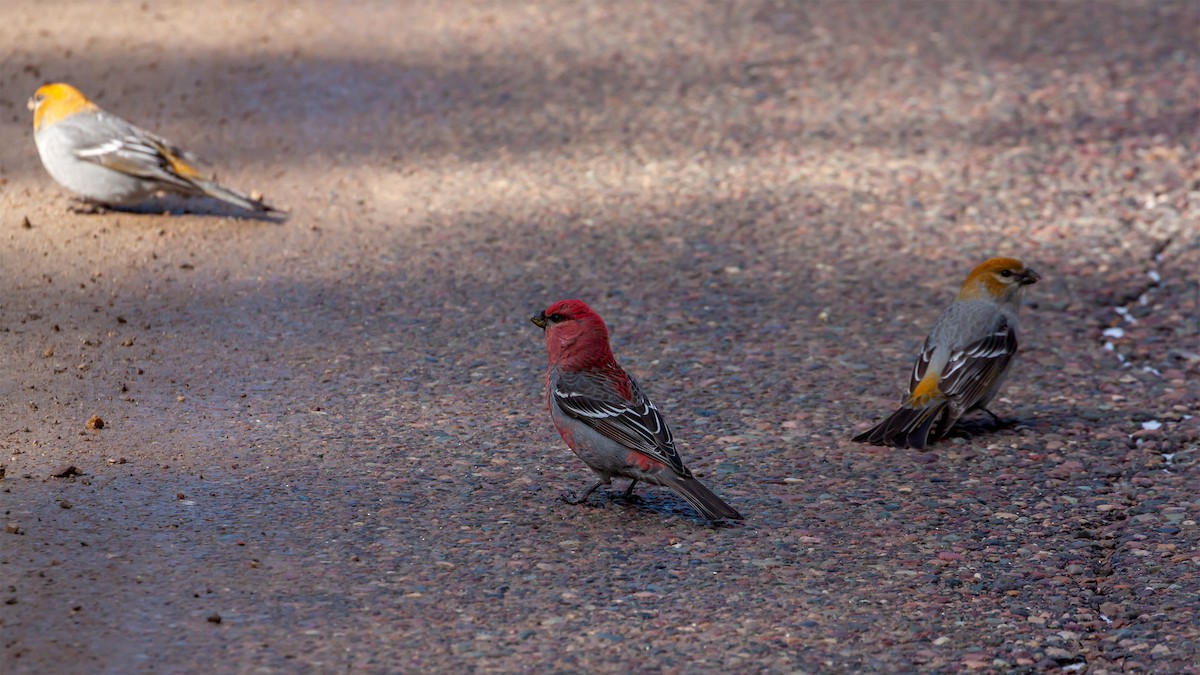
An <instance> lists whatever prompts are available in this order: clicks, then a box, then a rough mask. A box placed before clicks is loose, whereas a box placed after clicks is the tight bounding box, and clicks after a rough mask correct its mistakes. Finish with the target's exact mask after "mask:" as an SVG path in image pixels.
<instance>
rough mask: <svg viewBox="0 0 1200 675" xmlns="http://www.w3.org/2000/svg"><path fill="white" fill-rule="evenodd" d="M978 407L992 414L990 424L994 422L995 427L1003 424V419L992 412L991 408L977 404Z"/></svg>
mask: <svg viewBox="0 0 1200 675" xmlns="http://www.w3.org/2000/svg"><path fill="white" fill-rule="evenodd" d="M979 409H980V410H982V411H983V412H985V413H987V414H989V415H991V416H992V424H995V425H996V426H997V427H1002V426H1004V420H1002V419H1000V416H999V415H997V414H996V413H994V412H992V411H991V410H988V409H987V408H985V407H983V406H979Z"/></svg>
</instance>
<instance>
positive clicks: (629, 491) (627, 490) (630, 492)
mask: <svg viewBox="0 0 1200 675" xmlns="http://www.w3.org/2000/svg"><path fill="white" fill-rule="evenodd" d="M637 484H638V482H637V479H636V478H634V479H633V480H631V481H629V487H627V488H625V491H624V492H622V493H621V499H629V498H631V497H633V486H634V485H637Z"/></svg>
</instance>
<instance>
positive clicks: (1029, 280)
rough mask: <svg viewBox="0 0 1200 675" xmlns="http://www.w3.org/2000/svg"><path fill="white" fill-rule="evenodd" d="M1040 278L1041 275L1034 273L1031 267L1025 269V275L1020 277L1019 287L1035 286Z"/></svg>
mask: <svg viewBox="0 0 1200 675" xmlns="http://www.w3.org/2000/svg"><path fill="white" fill-rule="evenodd" d="M1041 278H1042V275H1040V274H1038V273H1037V272H1034V271H1033V268H1032V267H1026V268H1025V273H1024V274H1022V275H1021V285H1022V286H1028V285H1029V284H1036V283H1037V282H1038V281H1040V280H1041Z"/></svg>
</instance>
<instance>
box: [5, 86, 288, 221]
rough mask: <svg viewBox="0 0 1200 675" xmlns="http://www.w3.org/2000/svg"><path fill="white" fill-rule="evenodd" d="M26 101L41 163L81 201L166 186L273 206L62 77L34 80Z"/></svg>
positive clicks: (124, 199) (111, 201) (117, 200)
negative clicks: (205, 170)
mask: <svg viewBox="0 0 1200 675" xmlns="http://www.w3.org/2000/svg"><path fill="white" fill-rule="evenodd" d="M28 107H29V109H30V110H32V111H33V138H34V141H35V142H36V143H37V149H38V154H39V155H41V157H42V165H44V166H45V167H46V171H48V172H49V173H50V175H51V176H52V177H53V178H54V180H56V181H58V182H59V183H60V184H61V185H62V186H63V187H65V188H67V189H68V190H70V191H72V192H74V193H76V194H77V195H79V196H80V197H82V198H84V199H85V200H87V201H90V202H95V203H99V204H104V205H116V206H120V205H128V204H135V203H137V202H140V201H142V200H144V199H146V198H147V197H150V196H151V195H153V194H154V193H156V192H159V191H170V192H178V193H180V194H184V195H192V196H199V195H207V196H209V197H214V198H216V199H220V200H222V201H225V202H228V203H230V204H233V205H235V206H238V207H241V208H243V209H246V210H248V211H253V212H255V213H267V212H271V211H278V209H275V208H273V207H270V206H267V205H266V204H264V203H263V202H262V201H261V200H258V199H253V198H251V197H250V196H248V195H245V194H242V193H241V192H238V191H236V190H231V189H229V188H227V187H225V186H223V185H219V184H217V183H216V182H215V181H213V180H210V179H209V178H208V177H205V176H203V175H201V173H200V171H199V170H198V169H197V168H196V167H194V166H193V163H194V162H196V159H195V157H193V156H192V155H190V154H189V153H187V152H185V151H183V150H181V149H180V148H177V147H175V146H174V145H172V144H171V143H170V142H168V141H167V140H165V139H163V138H160V137H158V136H155V135H154V134H152V133H150V132H148V131H146V130H144V129H140V128H138V127H136V126H134V125H132V124H130V123H129V122H126V121H125V120H123V119H121V118H120V117H117V116H115V115H112V114H110V113H107V112H105V111H103V110H101V109H100V107H99V106H97V105H96V104H95V103H92V102H91V101H89V100H88V99H87V97H86V96H84V95H83V93H81V92H80V91H79V90H78V89H76V88H75V87H72V86H71V85H69V84H63V83H56V84H47V85H43V86H42V87H39V88H38V90H37V91H36V92H34V94H33V98H31V99H29V104H28Z"/></svg>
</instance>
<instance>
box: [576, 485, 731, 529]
mask: <svg viewBox="0 0 1200 675" xmlns="http://www.w3.org/2000/svg"><path fill="white" fill-rule="evenodd" d="M639 487H641V486H639ZM664 489H665V488H664ZM561 497H562V495H560V498H561ZM577 506H586V507H588V508H592V509H605V510H610V509H613V510H615V509H617V508H621V509H632V510H635V511H638V512H640V513H644V514H652V515H655V516H668V517H677V518H684V519H687V520H692V521H697V522H700V523H703V524H705V525H708V526H709V527H712V528H726V527H737V526H738V523H737V522H736V521H728V520H717V521H710V520H706V519H704V518H703V517H701V516H700V515H698V514H697V513H696V511H695V510H694V509H692V508H691V507H690V505H688V504H687V502H683V501H681V500H677V499H674V498H673V497H672V496H671V495H670V492H669V491H667V492H666V493H665V494H663V495H661V497H660V496H659V495H657V494H652V493H647V494H645V495H639V494H630V495H626V494H625V491H624V489H622V490H604V491H601V490H597V491H596V493H595V494H593V495H591V496H590V497H589V498H588V499H586V500H584V501H582V502H580V503H579V504H577Z"/></svg>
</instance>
